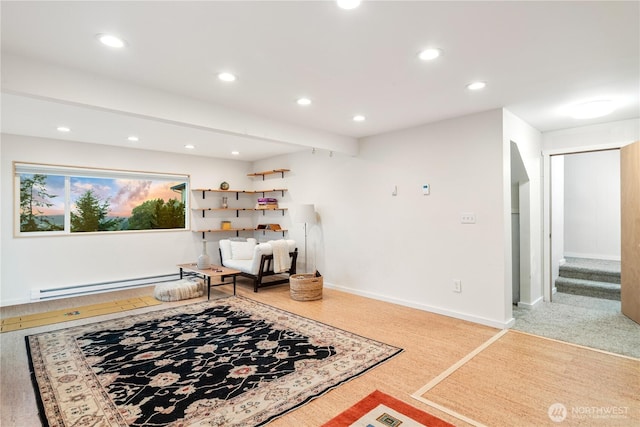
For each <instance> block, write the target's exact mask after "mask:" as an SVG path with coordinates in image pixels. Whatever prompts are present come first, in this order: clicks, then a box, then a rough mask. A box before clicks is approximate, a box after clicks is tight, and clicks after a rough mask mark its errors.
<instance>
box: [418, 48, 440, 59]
mask: <svg viewBox="0 0 640 427" xmlns="http://www.w3.org/2000/svg"><path fill="white" fill-rule="evenodd" d="M441 54H442V50H440V49H436V48H429V49H425V50H423V51H421V52H420V53H418V58H420V59H422V60H423V61H431V60H432V59H436V58H437V57H439V56H440V55H441Z"/></svg>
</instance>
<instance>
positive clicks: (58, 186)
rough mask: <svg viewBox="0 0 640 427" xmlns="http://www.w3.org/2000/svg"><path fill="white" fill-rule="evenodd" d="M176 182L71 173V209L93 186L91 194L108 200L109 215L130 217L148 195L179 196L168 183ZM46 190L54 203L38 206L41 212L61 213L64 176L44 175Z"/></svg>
mask: <svg viewBox="0 0 640 427" xmlns="http://www.w3.org/2000/svg"><path fill="white" fill-rule="evenodd" d="M177 184H179V182H178V181H176V182H167V181H153V180H131V179H113V178H84V177H71V179H70V187H71V211H72V212H75V207H76V206H75V202H76V200H78V199H79V198H80V197H81V196H82V195H83V194H84V193H85V192H86V191H87V190H90V189H92V190H93V194H94V195H95V196H96V197H97V198H98V199H99V200H100V202H101V204H102V203H104V202H105V201H107V200H108V201H109V206H110V209H109V216H112V217H114V216H117V217H130V216H131V211H132V210H133V208H135V207H136V206H139V205H141V204H142V203H143V202H144V201H145V200H149V199H163V200H165V201H166V200H169V199H178V200H180V199H181V195H180V193H179V192H178V193H176V192H175V191H172V190H171V187H172V186H174V185H177ZM46 185H47V193H48V194H50V195H57V197H52V198H50V199H49V200H48V201H49V202H50V203H53V206H51V207H48V208H47V207H38V209H39V210H40V211H42V212H43V213H44V215H63V214H64V177H63V176H56V175H48V176H47V184H46Z"/></svg>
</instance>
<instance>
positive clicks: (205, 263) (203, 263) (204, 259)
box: [197, 240, 211, 270]
mask: <svg viewBox="0 0 640 427" xmlns="http://www.w3.org/2000/svg"><path fill="white" fill-rule="evenodd" d="M197 266H198V270H206V269H208V268H210V267H211V259H210V258H209V255H208V254H207V241H206V240H203V241H202V253H201V254H200V256H199V257H198V263H197Z"/></svg>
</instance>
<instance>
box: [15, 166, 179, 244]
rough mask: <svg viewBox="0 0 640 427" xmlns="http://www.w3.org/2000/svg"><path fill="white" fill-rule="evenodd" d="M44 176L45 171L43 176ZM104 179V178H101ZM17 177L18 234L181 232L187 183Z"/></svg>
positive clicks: (144, 179)
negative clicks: (127, 231)
mask: <svg viewBox="0 0 640 427" xmlns="http://www.w3.org/2000/svg"><path fill="white" fill-rule="evenodd" d="M45 172H46V171H45ZM102 175H104V173H102ZM113 175H114V176H113V177H104V176H101V177H90V176H89V177H85V176H74V175H58V174H51V173H19V168H17V169H16V176H17V177H18V178H19V183H20V199H19V200H20V202H19V203H20V206H19V209H20V219H19V220H20V232H21V233H31V232H36V233H37V232H62V233H79V232H100V231H126V230H155V229H176V228H185V227H186V225H185V217H186V215H185V212H186V209H187V207H186V199H187V180H186V177H185V179H182V180H180V179H177V178H179V177H172V179H173V180H169V179H157V178H150V179H148V178H131V177H130V176H129V175H131V174H126V175H125V176H124V177H123V178H118V177H117V172H113Z"/></svg>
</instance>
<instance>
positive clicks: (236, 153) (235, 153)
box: [231, 151, 240, 156]
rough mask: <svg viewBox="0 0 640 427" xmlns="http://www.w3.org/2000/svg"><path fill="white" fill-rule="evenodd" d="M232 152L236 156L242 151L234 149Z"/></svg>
mask: <svg viewBox="0 0 640 427" xmlns="http://www.w3.org/2000/svg"><path fill="white" fill-rule="evenodd" d="M231 154H233V155H234V156H239V155H240V152H239V151H232V152H231Z"/></svg>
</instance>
